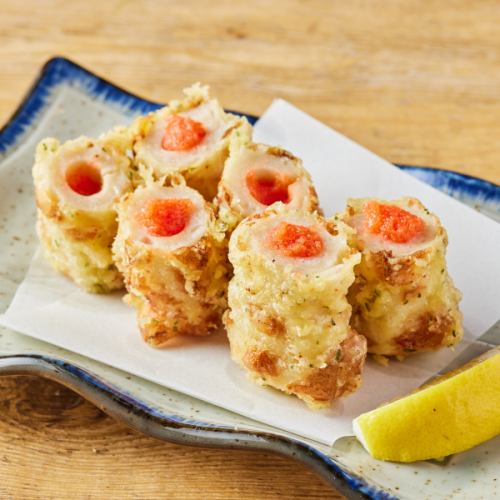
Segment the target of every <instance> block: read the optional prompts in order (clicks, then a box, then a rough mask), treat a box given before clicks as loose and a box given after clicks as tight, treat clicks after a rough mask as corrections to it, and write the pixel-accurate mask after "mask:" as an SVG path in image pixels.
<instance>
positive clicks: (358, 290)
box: [339, 198, 463, 357]
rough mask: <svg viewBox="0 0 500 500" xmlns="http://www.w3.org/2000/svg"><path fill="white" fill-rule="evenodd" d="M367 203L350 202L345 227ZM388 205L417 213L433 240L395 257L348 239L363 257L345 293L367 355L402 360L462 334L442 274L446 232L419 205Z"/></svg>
mask: <svg viewBox="0 0 500 500" xmlns="http://www.w3.org/2000/svg"><path fill="white" fill-rule="evenodd" d="M366 201H368V200H364V199H363V200H361V199H357V200H349V202H348V206H347V208H346V210H345V212H344V213H343V214H341V215H340V216H339V218H340V219H341V220H343V221H344V222H347V223H350V222H351V221H352V220H353V217H355V216H357V215H358V214H360V213H361V212H362V209H363V205H364V204H365V202H366ZM391 203H395V204H397V205H398V206H400V207H401V208H405V209H412V210H413V211H414V213H420V214H421V215H422V217H423V218H424V220H426V222H427V224H428V225H431V226H432V228H433V231H434V233H433V237H432V238H431V239H430V241H429V242H428V243H427V244H425V246H424V247H423V248H416V250H415V251H412V252H410V253H407V254H398V255H396V254H395V253H394V251H393V250H390V249H389V250H379V249H378V250H376V251H375V250H370V249H369V248H366V247H365V245H364V243H363V241H362V240H361V239H360V238H359V237H357V236H354V237H353V238H352V239H351V244H352V245H353V246H354V248H357V249H358V250H360V251H361V253H362V259H361V263H360V264H359V266H357V267H356V281H355V283H354V285H353V286H352V287H351V290H350V291H349V301H350V303H351V305H352V307H353V316H352V325H353V327H354V328H355V329H356V330H357V331H358V332H360V333H361V334H363V335H365V336H366V337H367V339H368V351H369V352H372V353H374V354H379V355H385V356H398V357H401V356H406V355H408V354H410V353H412V352H420V351H434V350H436V349H439V348H441V347H444V346H452V345H454V344H456V343H457V342H459V341H460V339H461V337H462V335H463V330H462V324H461V323H462V315H461V313H460V311H459V308H458V303H459V301H460V298H461V294H460V292H459V291H458V290H457V289H456V288H455V287H454V285H453V282H452V280H451V278H450V276H449V274H448V271H447V269H446V261H445V254H446V246H447V243H448V238H447V234H446V231H445V229H444V228H443V226H442V225H441V223H440V221H439V219H438V218H437V217H436V216H435V215H432V214H430V213H429V211H428V210H426V208H425V207H424V206H423V205H422V204H421V203H420V202H419V201H418V200H416V199H413V198H402V199H401V200H398V201H397V202H391Z"/></svg>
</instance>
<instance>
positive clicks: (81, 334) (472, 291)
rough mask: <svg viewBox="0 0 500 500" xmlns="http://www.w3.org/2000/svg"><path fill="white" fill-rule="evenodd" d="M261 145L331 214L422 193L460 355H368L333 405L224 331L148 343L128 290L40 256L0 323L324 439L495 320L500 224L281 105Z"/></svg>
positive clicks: (258, 132) (259, 129) (266, 119)
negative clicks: (288, 388)
mask: <svg viewBox="0 0 500 500" xmlns="http://www.w3.org/2000/svg"><path fill="white" fill-rule="evenodd" d="M254 135H255V140H256V141H259V142H264V143H268V144H273V145H278V146H281V147H284V148H285V149H288V150H290V151H292V152H293V153H294V154H295V155H297V156H299V157H300V158H302V159H303V160H304V164H305V166H306V168H307V169H308V170H309V172H310V173H311V175H312V178H313V181H314V184H315V186H316V188H317V190H318V194H319V197H320V201H321V205H322V207H323V209H324V211H325V214H326V215H327V216H329V215H332V214H333V213H334V212H336V211H340V210H343V209H344V207H345V203H346V200H347V198H350V197H371V196H373V197H380V198H386V199H392V198H398V197H401V196H413V197H416V198H419V199H420V200H421V201H422V202H423V203H424V205H426V206H427V207H428V208H429V209H430V210H431V211H433V212H435V213H436V214H437V215H438V216H439V217H440V218H441V221H442V223H443V225H444V226H445V227H446V229H447V230H448V234H449V241H450V244H449V248H448V255H447V261H448V267H449V271H450V274H451V276H452V277H453V279H454V281H455V284H456V286H457V287H458V288H459V289H460V290H461V291H462V292H463V294H464V296H463V301H462V303H461V309H462V311H463V313H464V327H465V332H466V333H465V340H464V341H463V342H462V343H461V344H460V346H458V347H456V348H455V350H451V349H443V350H441V351H439V352H437V353H429V354H419V355H415V356H413V357H410V358H408V359H407V360H405V361H404V362H398V361H393V362H391V363H390V364H389V366H386V367H383V366H380V365H377V364H376V363H374V362H373V361H371V360H368V362H367V364H366V367H365V370H364V374H363V383H362V386H361V388H360V389H359V390H358V391H357V392H356V393H354V394H352V395H351V396H348V397H346V398H341V399H340V400H339V401H338V402H336V403H335V404H334V406H333V407H332V408H331V409H328V410H321V411H312V410H309V409H308V408H307V407H306V406H305V404H304V403H302V402H301V401H299V400H298V399H297V398H294V397H291V396H287V395H285V394H281V393H279V392H277V391H275V390H273V389H270V388H262V387H260V386H257V385H255V384H254V383H252V382H250V381H249V380H248V379H247V378H246V375H245V373H244V372H243V370H241V369H240V368H239V367H238V366H237V365H236V364H235V363H233V362H232V361H231V359H230V355H229V346H228V343H227V340H226V338H225V335H224V332H221V333H219V334H217V335H213V336H210V337H207V338H201V339H200V338H193V339H191V338H186V339H181V340H179V341H178V342H175V343H174V345H173V346H172V347H170V348H165V349H161V350H159V349H154V348H152V347H149V346H148V345H146V344H145V343H144V342H143V340H142V339H141V336H140V334H139V332H138V329H137V327H136V321H135V313H134V310H133V309H131V308H129V307H127V306H126V305H125V304H124V303H123V302H122V300H121V298H122V295H121V294H112V295H104V296H102V295H90V294H87V293H85V292H83V291H81V290H79V289H78V288H77V287H76V286H75V285H73V283H71V282H70V281H69V280H67V279H66V278H64V277H62V276H59V275H58V274H56V273H55V272H54V271H52V269H51V268H50V267H49V266H48V265H47V264H46V263H45V261H44V259H43V257H42V256H41V252H40V251H38V252H37V254H36V255H35V257H34V258H33V261H32V263H31V266H30V269H29V271H28V274H27V276H26V278H25V279H24V281H23V282H22V284H21V285H20V286H19V288H18V290H17V293H16V295H15V297H14V299H13V301H12V303H11V305H10V307H9V309H8V310H7V312H6V313H5V314H4V315H3V316H1V317H0V324H2V325H4V326H7V327H10V328H12V329H14V330H16V331H18V332H21V333H24V334H27V335H30V336H32V337H35V338H37V339H40V340H44V341H47V342H50V343H52V344H55V345H58V346H60V347H63V348H66V349H69V350H71V351H74V352H77V353H79V354H82V355H85V356H88V357H90V358H93V359H95V360H98V361H101V362H104V363H107V364H109V365H111V366H114V367H116V368H119V369H122V370H125V371H127V372H129V373H132V374H134V375H138V376H140V377H143V378H145V379H148V380H151V381H153V382H156V383H158V384H161V385H164V386H166V387H169V388H171V389H174V390H177V391H180V392H182V393H185V394H188V395H190V396H194V397H196V398H199V399H202V400H204V401H208V402H210V403H213V404H215V405H217V406H220V407H223V408H226V409H228V410H231V411H233V412H236V413H239V414H241V415H244V416H246V417H250V418H252V419H255V420H257V421H260V422H264V423H266V424H268V425H271V426H273V427H275V428H277V429H282V430H284V431H287V432H292V433H294V434H297V435H299V436H303V437H306V438H309V439H313V440H315V441H318V442H321V443H323V444H327V445H330V444H333V442H334V441H335V440H336V439H337V438H339V437H342V436H346V435H351V434H352V429H351V425H352V420H353V419H354V418H355V417H356V416H358V415H359V414H360V413H363V412H365V411H368V410H371V409H373V408H374V407H376V406H377V405H379V404H381V403H383V402H385V401H388V400H390V399H393V398H395V397H397V396H400V395H404V394H406V393H408V392H410V391H411V390H413V389H415V388H417V387H418V386H419V385H420V384H422V383H423V382H424V381H425V380H427V379H428V378H429V377H430V376H431V375H433V374H434V373H436V372H437V371H438V370H439V369H440V368H442V367H443V366H446V365H447V364H448V363H449V362H450V361H451V360H452V359H453V358H454V357H455V356H457V355H458V354H459V353H460V352H461V351H462V350H463V349H464V348H465V347H466V345H467V344H468V343H469V342H470V341H473V340H474V339H475V338H477V337H478V336H480V335H481V333H483V331H485V330H486V329H487V328H488V327H489V326H491V325H492V324H493V323H494V322H495V321H496V320H497V319H498V318H497V316H498V313H499V305H500V286H499V285H500V224H497V223H496V222H494V221H493V220H491V219H489V218H487V217H485V216H483V215H481V214H480V213H478V212H476V211H475V210H473V209H471V208H469V207H467V206H465V205H463V204H461V203H459V202H458V201H455V200H453V199H452V198H450V197H448V196H446V195H444V194H442V193H441V192H439V191H437V190H435V189H433V188H431V187H429V186H428V185H426V184H424V183H423V182H421V181H419V180H416V179H415V178H413V177H411V176H410V175H408V174H406V173H404V172H402V171H400V170H398V169H397V168H395V167H394V166H393V165H391V164H390V163H388V162H387V161H385V160H383V159H381V158H379V157H377V156H376V155H374V154H373V153H371V152H369V151H367V150H366V149H364V148H362V147H361V146H359V145H357V144H355V143H354V142H352V141H350V140H349V139H347V138H346V137H344V136H342V135H340V134H339V133H337V132H335V131H333V130H331V129H330V128H328V127H326V126H325V125H323V124H321V123H320V122H318V121H317V120H315V119H313V118H312V117H310V116H308V115H306V114H305V113H303V112H301V111H300V110H298V109H297V108H295V107H293V106H292V105H290V104H288V103H287V102H285V101H282V100H277V101H275V102H274V103H273V104H272V105H271V107H270V108H269V109H268V110H267V111H266V112H265V113H264V115H263V116H262V118H261V119H260V120H259V121H258V123H257V124H256V126H255V134H254Z"/></svg>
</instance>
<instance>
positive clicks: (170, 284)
mask: <svg viewBox="0 0 500 500" xmlns="http://www.w3.org/2000/svg"><path fill="white" fill-rule="evenodd" d="M140 189H147V188H140ZM132 196H133V195H131V196H128V197H125V198H124V200H123V201H122V203H120V206H119V209H118V221H119V229H118V236H117V238H116V240H115V243H114V245H113V252H114V257H115V261H116V263H117V266H118V268H119V269H120V271H121V272H122V273H123V276H124V278H125V286H126V288H127V291H128V295H127V297H126V299H125V300H126V302H127V303H128V304H130V305H131V306H133V307H135V308H136V312H137V320H138V324H139V328H140V330H141V333H142V336H143V338H144V340H145V341H146V342H148V343H149V344H151V345H153V346H155V347H162V346H164V345H166V344H167V343H168V341H169V340H170V339H172V338H173V337H176V336H178V335H194V336H204V335H208V334H210V333H211V332H213V331H214V330H216V329H218V328H219V327H220V326H221V324H222V320H221V316H222V313H223V312H224V310H225V308H226V305H227V295H226V292H227V282H228V279H229V267H228V262H227V256H226V250H225V244H224V243H223V241H222V238H223V235H221V234H220V233H218V232H217V231H216V229H215V221H214V216H213V212H212V210H211V208H210V206H209V205H208V203H206V204H205V206H204V210H206V211H207V213H208V214H209V224H208V229H207V230H206V232H205V234H204V235H203V236H202V237H201V238H200V239H199V240H198V241H196V242H195V243H194V244H192V245H189V246H185V247H181V248H179V249H177V250H174V251H167V250H165V249H162V248H157V247H154V246H151V245H148V244H145V243H142V242H141V241H137V240H136V239H134V237H133V235H132V234H131V231H130V217H131V215H130V213H129V210H128V207H129V204H130V200H131V197H132Z"/></svg>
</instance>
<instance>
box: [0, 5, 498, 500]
mask: <svg viewBox="0 0 500 500" xmlns="http://www.w3.org/2000/svg"><path fill="white" fill-rule="evenodd" d="M207 5H210V7H211V8H207V7H206V6H207ZM0 8H1V14H0V75H1V76H0V122H2V121H4V120H5V119H7V118H8V116H9V115H10V113H12V111H13V110H14V109H15V107H16V105H17V103H18V102H19V100H20V99H21V97H22V96H23V94H24V92H25V91H26V90H27V89H28V87H29V85H30V82H31V81H32V79H33V78H34V77H35V76H36V74H37V72H38V70H39V68H40V66H41V65H42V64H43V63H44V62H45V61H46V60H47V59H48V58H49V57H51V56H53V55H65V56H68V57H70V58H72V59H74V60H75V61H77V62H79V63H81V64H83V65H84V66H87V67H88V68H90V69H93V70H95V71H96V72H98V73H99V74H101V75H104V76H106V77H107V78H109V79H111V80H113V81H115V82H117V83H118V84H120V85H122V86H124V87H126V88H128V89H130V90H131V91H133V92H137V93H139V94H141V95H144V96H147V97H150V98H152V99H156V100H160V101H164V100H166V99H169V98H171V97H174V96H178V95H179V92H180V89H181V88H182V87H184V86H186V85H188V84H190V83H191V82H194V81H198V80H201V81H203V82H206V83H209V84H210V85H211V86H212V89H213V91H214V93H215V94H217V95H218V96H219V98H220V99H221V101H222V102H223V104H224V105H225V106H227V107H229V108H232V109H238V110H241V111H246V112H249V113H255V114H259V113H261V112H262V111H263V110H264V109H265V108H266V107H267V106H268V105H269V103H270V102H271V100H272V99H273V98H274V97H277V96H280V97H284V98H286V99H288V100H290V101H291V102H293V103H295V104H296V105H298V106H299V107H301V108H302V109H304V110H305V111H307V112H309V113H311V114H312V115H314V116H316V117H317V118H319V119H320V120H322V121H324V122H325V123H327V124H329V125H331V126H333V127H335V128H336V129H337V130H339V131H340V132H342V133H344V134H346V135H347V136H349V137H351V138H353V139H355V140H356V141H358V142H360V143H361V144H363V145H365V146H367V147H368V148H370V149H371V150H373V151H374V152H376V153H378V154H380V155H381V156H383V157H385V158H387V159H389V160H391V161H393V162H400V163H407V164H416V165H432V166H436V167H442V168H447V169H453V170H457V171H460V172H465V173H468V174H471V175H476V176H479V177H483V178H485V179H488V180H490V181H493V182H496V183H500V151H499V147H498V146H499V138H500V30H499V26H500V3H499V2H498V1H497V0H491V1H459V0H453V1H451V2H442V1H433V0H426V1H425V2H423V1H418V0H414V1H392V0H384V1H383V2H382V1H368V0H367V1H359V0H355V1H354V0H352V1H349V2H346V1H344V0H338V1H326V0H325V1H299V0H289V1H287V0H283V1H280V0H274V1H272V2H271V1H265V0H256V1H253V2H249V1H234V0H227V1H221V2H205V1H201V0H200V1H192V0H183V1H168V2H159V1H148V2H137V1H127V0H108V1H102V0H101V1H96V0H86V1H85V2H68V1H66V0H61V1H37V0H25V1H19V0H1V1H0ZM201 496H204V497H206V498H303V497H305V496H308V497H310V498H339V495H338V494H336V493H335V492H333V491H332V490H331V489H330V488H329V487H328V486H327V485H325V484H324V483H323V482H322V481H321V480H320V479H319V478H318V477H317V476H316V475H315V474H313V473H312V472H310V471H308V470H306V469H305V468H304V467H303V466H301V465H298V464H296V463H294V462H292V461H291V460H288V459H284V458H280V457H276V456H274V455H268V454H264V453H251V452H229V451H220V450H219V451H218V450H206V449H192V448H187V447H181V446H176V445H171V444H166V443H162V442H159V441H156V440H154V439H151V438H148V437H145V436H142V435H140V434H137V433H135V432H132V431H130V430H128V429H127V428H125V427H124V426H123V425H120V424H117V423H116V422H114V421H113V420H111V419H110V418H109V417H107V416H105V415H104V414H103V413H102V412H101V411H99V410H98V409H97V408H95V407H94V406H92V405H91V404H89V403H87V402H85V401H83V400H82V399H81V398H80V397H78V396H77V395H75V394H73V393H72V392H70V391H68V390H66V389H64V388H62V387H60V386H58V385H56V384H54V383H49V382H46V381H43V380H41V379H37V378H31V377H10V378H3V379H0V497H1V498H16V499H17V498H104V497H106V498H199V497H201Z"/></svg>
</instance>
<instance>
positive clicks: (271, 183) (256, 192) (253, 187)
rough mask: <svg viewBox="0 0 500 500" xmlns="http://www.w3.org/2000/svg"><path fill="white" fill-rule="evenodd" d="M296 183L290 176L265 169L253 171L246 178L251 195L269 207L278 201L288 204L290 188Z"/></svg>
mask: <svg viewBox="0 0 500 500" xmlns="http://www.w3.org/2000/svg"><path fill="white" fill-rule="evenodd" d="M294 181H295V179H294V178H293V177H292V176H290V175H287V174H283V173H280V172H274V171H272V170H267V169H263V168H262V169H254V170H251V171H250V172H249V173H248V174H247V176H246V182H247V187H248V190H249V191H250V194H251V195H252V196H253V197H254V198H255V199H256V200H257V201H258V202H259V203H262V204H263V205H268V206H269V205H272V204H273V203H276V202H278V201H281V202H283V203H288V202H289V201H290V193H289V192H288V186H290V184H292V183H293V182H294Z"/></svg>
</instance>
